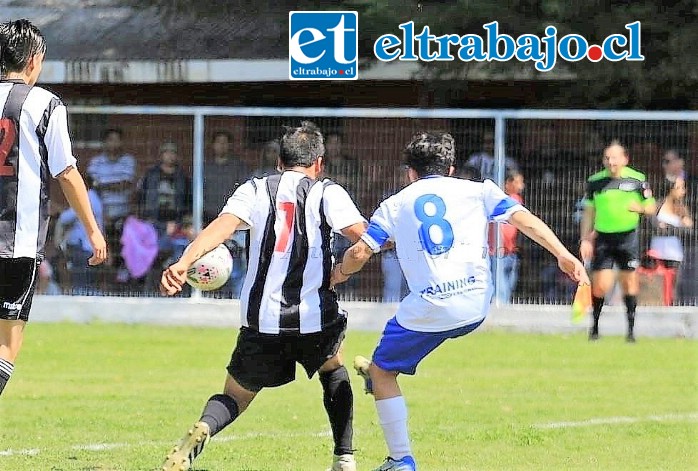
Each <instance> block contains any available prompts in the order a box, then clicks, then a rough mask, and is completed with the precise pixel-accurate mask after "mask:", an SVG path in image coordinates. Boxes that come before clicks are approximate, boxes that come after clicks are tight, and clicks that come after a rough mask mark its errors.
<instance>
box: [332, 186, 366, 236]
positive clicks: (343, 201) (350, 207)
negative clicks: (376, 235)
mask: <svg viewBox="0 0 698 471" xmlns="http://www.w3.org/2000/svg"><path fill="white" fill-rule="evenodd" d="M322 200H323V203H324V207H323V208H322V209H323V211H324V212H325V216H326V217H327V222H328V223H329V225H330V227H331V228H332V230H333V231H334V232H340V231H341V230H342V229H344V228H346V227H349V226H353V225H354V224H358V223H360V222H366V219H364V217H363V216H362V215H361V213H360V212H359V210H358V208H357V207H356V205H355V204H354V201H352V199H351V196H349V193H347V190H345V189H344V188H342V186H341V185H338V184H329V185H328V186H327V187H326V188H325V191H324V194H323V198H322Z"/></svg>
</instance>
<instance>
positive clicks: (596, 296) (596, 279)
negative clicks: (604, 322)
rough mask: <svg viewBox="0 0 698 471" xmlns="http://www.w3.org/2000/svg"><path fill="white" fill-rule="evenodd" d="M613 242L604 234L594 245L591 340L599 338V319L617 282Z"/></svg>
mask: <svg viewBox="0 0 698 471" xmlns="http://www.w3.org/2000/svg"><path fill="white" fill-rule="evenodd" d="M611 244H612V242H611V241H609V240H606V238H605V237H604V236H603V235H599V236H598V237H597V240H596V243H595V246H594V257H593V258H592V260H591V272H592V273H591V305H592V309H593V310H592V316H593V324H592V326H591V329H590V330H589V340H596V339H598V338H599V319H600V318H601V309H603V304H604V300H605V298H606V293H608V292H609V291H610V290H611V289H612V288H613V285H614V283H615V274H614V272H613V264H614V258H613V247H612V246H611Z"/></svg>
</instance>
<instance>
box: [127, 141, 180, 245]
mask: <svg viewBox="0 0 698 471" xmlns="http://www.w3.org/2000/svg"><path fill="white" fill-rule="evenodd" d="M177 150H178V149H177V145H176V144H175V143H173V142H165V143H163V144H162V145H161V146H160V163H159V164H157V165H155V166H154V167H152V168H150V169H149V170H148V171H147V172H146V173H145V175H144V176H143V178H141V180H140V181H139V182H138V189H137V193H136V195H137V196H136V201H137V205H138V213H139V215H140V217H142V218H143V219H145V220H149V221H151V222H152V223H153V224H154V225H155V227H156V228H157V229H158V233H160V234H164V232H165V227H166V225H167V223H168V222H177V223H179V222H182V217H183V216H184V215H185V214H189V213H191V208H192V197H191V183H190V181H189V178H188V177H187V176H186V175H185V173H184V171H182V168H181V167H180V166H179V163H178V160H179V157H178V154H177Z"/></svg>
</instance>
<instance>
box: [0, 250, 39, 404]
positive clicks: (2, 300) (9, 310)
mask: <svg viewBox="0 0 698 471" xmlns="http://www.w3.org/2000/svg"><path fill="white" fill-rule="evenodd" d="M37 275H38V264H37V262H36V260H34V259H30V258H15V259H11V258H0V395H2V392H3V390H4V389H5V386H6V385H7V383H8V381H9V380H10V377H11V376H12V373H13V371H14V364H15V361H16V360H17V356H18V355H19V351H20V349H21V348H22V342H23V340H24V326H25V325H26V323H27V321H28V320H29V311H30V310H31V305H32V300H33V297H34V289H35V288H36V283H37V280H38V276H37Z"/></svg>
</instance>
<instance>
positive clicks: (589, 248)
mask: <svg viewBox="0 0 698 471" xmlns="http://www.w3.org/2000/svg"><path fill="white" fill-rule="evenodd" d="M579 255H580V256H581V257H582V260H584V261H585V262H587V261H589V260H591V258H592V257H593V256H594V243H593V242H592V241H590V240H586V239H584V240H583V241H582V243H581V244H580V245H579Z"/></svg>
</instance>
